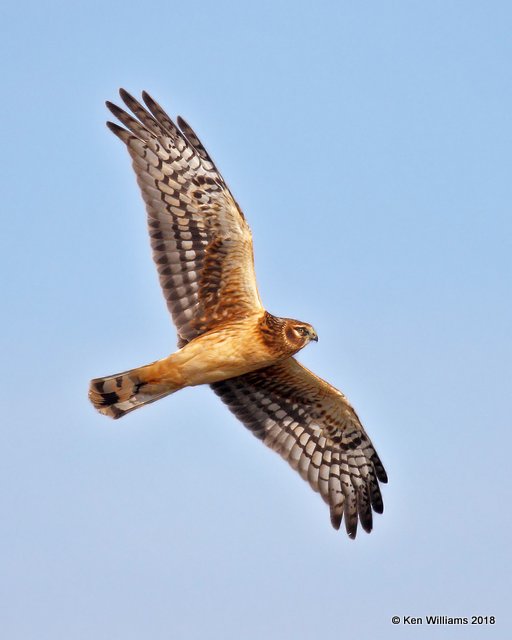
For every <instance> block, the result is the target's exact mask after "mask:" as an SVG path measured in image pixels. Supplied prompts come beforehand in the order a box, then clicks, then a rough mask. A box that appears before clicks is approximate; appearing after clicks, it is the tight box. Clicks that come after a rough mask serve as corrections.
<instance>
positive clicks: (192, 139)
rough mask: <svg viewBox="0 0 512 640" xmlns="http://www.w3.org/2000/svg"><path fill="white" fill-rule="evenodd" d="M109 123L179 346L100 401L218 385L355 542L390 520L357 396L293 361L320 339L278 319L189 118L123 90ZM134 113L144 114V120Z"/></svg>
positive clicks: (109, 406) (115, 382)
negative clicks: (142, 209)
mask: <svg viewBox="0 0 512 640" xmlns="http://www.w3.org/2000/svg"><path fill="white" fill-rule="evenodd" d="M120 95H121V98H122V100H123V101H124V103H125V105H126V106H127V107H128V108H129V110H130V111H131V112H132V114H133V115H130V114H129V113H128V112H127V111H124V110H123V109H121V108H119V107H118V106H116V105H115V104H112V103H111V102H107V103H106V104H107V107H108V108H109V110H110V111H111V112H112V114H113V115H114V116H115V117H116V118H117V119H118V120H119V122H120V123H121V124H122V125H124V126H119V125H118V124H115V123H113V122H107V126H108V127H109V129H110V130H111V131H112V132H113V133H114V134H115V135H116V136H117V137H118V138H120V139H121V140H122V141H123V142H124V144H125V145H126V148H127V149H128V153H129V154H130V156H131V159H132V162H133V168H134V170H135V173H136V175H137V181H138V184H139V186H140V189H141V191H142V196H143V198H144V201H145V203H146V209H147V215H148V226H149V235H150V238H151V246H152V249H153V258H154V261H155V264H156V266H157V269H158V274H159V277H160V284H161V286H162V289H163V293H164V296H165V299H166V302H167V306H168V308H169V311H170V313H171V316H172V319H173V321H174V324H175V325H176V329H177V333H178V350H177V351H176V352H175V353H172V354H171V355H169V356H167V357H165V358H163V359H162V360H157V361H156V362H153V363H152V364H148V365H146V366H142V367H138V368H137V369H131V370H130V371H125V372H123V373H117V374H115V375H112V376H107V377H104V378H97V379H95V380H92V381H91V383H90V390H89V398H90V400H91V402H92V403H93V405H94V406H95V407H96V409H97V410H98V411H99V412H100V413H102V414H104V415H107V416H110V417H112V418H120V417H122V416H124V415H126V414H127V413H129V412H130V411H133V410H134V409H138V408H139V407H142V406H143V405H146V404H149V403H150V402H155V400H159V399H160V398H163V397H164V396H167V395H169V394H171V393H175V392H176V391H178V390H179V389H183V388H184V387H188V386H194V385H199V384H209V385H210V386H211V388H212V389H213V391H214V392H215V393H216V394H217V395H218V396H219V397H220V398H221V400H222V401H223V402H224V403H225V404H226V405H227V406H228V408H229V409H230V410H231V411H232V412H233V413H234V414H235V416H236V417H237V418H238V419H239V420H241V422H242V423H243V424H244V425H245V426H246V427H247V428H248V429H249V430H250V431H251V432H252V433H253V434H254V435H255V436H256V437H257V438H259V439H260V440H262V441H263V442H264V443H265V444H266V445H267V446H268V447H270V448H271V449H273V450H274V451H276V452H277V453H279V454H280V455H281V456H282V457H283V458H284V459H285V460H286V461H287V462H288V463H289V464H290V465H291V467H292V468H293V469H295V470H297V471H298V472H299V473H300V475H301V476H302V478H303V479H304V480H306V481H307V482H308V483H309V484H310V485H311V487H312V488H313V489H314V490H315V491H317V492H319V493H320V495H321V496H322V498H323V499H324V500H325V502H326V503H327V504H328V505H329V508H330V516H331V522H332V525H333V526H334V527H335V528H336V529H339V528H340V525H341V522H342V519H344V522H345V528H346V530H347V533H348V535H349V537H351V538H354V537H355V535H356V531H357V526H358V522H360V523H361V526H362V528H363V529H364V530H365V531H367V532H370V531H371V530H372V521H373V519H372V510H373V511H375V512H376V513H382V511H383V502H382V496H381V492H380V488H379V482H382V483H385V482H387V476H386V472H385V470H384V467H383V465H382V463H381V461H380V459H379V456H378V455H377V452H376V451H375V449H374V447H373V444H372V442H371V440H370V438H369V437H368V435H367V434H366V432H365V430H364V428H363V426H362V424H361V422H360V420H359V418H358V416H357V414H356V412H355V411H354V409H353V408H352V406H351V405H350V404H349V402H348V400H347V399H346V397H345V396H344V395H343V393H341V392H340V391H338V390H337V389H335V388H334V387H333V386H331V385H330V384H328V383H327V382H325V381H324V380H322V379H321V378H319V377H317V376H316V375H315V374H314V373H312V372H311V371H309V370H308V369H306V368H305V367H304V366H302V365H301V364H300V363H299V362H297V360H296V359H295V358H294V357H293V356H294V354H296V353H297V352H298V351H299V350H300V349H302V348H303V347H305V346H306V345H307V344H308V343H309V342H311V341H312V340H314V341H317V340H318V337H317V334H316V331H315V330H314V328H313V327H312V326H311V325H310V324H308V323H307V322H301V321H299V320H293V319H290V318H279V317H276V316H273V315H272V314H270V313H269V312H268V311H266V310H265V308H264V307H263V305H262V302H261V300H260V296H259V294H258V289H257V285H256V276H255V272H254V258H253V248H252V236H251V231H250V229H249V226H248V224H247V222H246V220H245V217H244V214H243V213H242V211H241V209H240V207H239V206H238V204H237V202H236V201H235V199H234V198H233V196H232V194H231V192H230V190H229V189H228V187H227V185H226V183H225V182H224V179H223V178H222V176H221V174H220V173H219V171H218V170H217V168H216V166H215V164H214V163H213V161H212V159H211V157H210V155H209V154H208V152H207V151H206V149H205V148H204V147H203V145H202V144H201V142H200V140H199V138H198V137H197V136H196V134H195V133H194V131H193V130H192V129H191V127H190V126H189V125H188V124H187V123H186V122H185V120H183V119H182V118H181V117H178V118H177V124H175V123H174V122H173V121H172V120H171V119H170V118H169V116H168V115H167V114H166V113H165V111H164V110H163V109H162V107H160V105H159V104H158V103H157V102H155V101H154V100H153V99H152V98H151V97H150V96H149V95H148V94H147V93H146V92H143V93H142V99H143V102H144V105H145V106H143V104H142V103H140V102H139V101H137V100H136V99H135V98H133V97H132V96H131V95H130V94H129V93H128V92H126V91H124V90H123V89H121V90H120ZM134 116H135V117H134Z"/></svg>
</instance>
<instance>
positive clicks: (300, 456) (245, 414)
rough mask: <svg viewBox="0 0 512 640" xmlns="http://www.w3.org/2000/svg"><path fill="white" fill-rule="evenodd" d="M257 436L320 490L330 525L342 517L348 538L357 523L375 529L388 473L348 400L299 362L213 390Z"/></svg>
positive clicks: (292, 360) (217, 385) (287, 362)
mask: <svg viewBox="0 0 512 640" xmlns="http://www.w3.org/2000/svg"><path fill="white" fill-rule="evenodd" d="M211 387H212V389H213V390H214V391H215V393H216V394H217V395H218V396H220V398H221V399H222V401H223V402H225V403H226V404H227V406H228V407H229V409H230V410H231V411H232V412H233V413H234V414H235V415H236V417H237V418H239V419H240V420H241V421H242V422H243V423H244V424H245V426H246V427H248V428H249V429H250V430H251V431H252V432H253V433H254V435H255V436H256V437H258V438H260V439H261V440H263V442H264V443H265V444H266V445H267V446H268V447H270V448H271V449H273V450H274V451H277V453H279V454H280V455H281V456H282V457H283V458H284V459H285V460H287V461H288V463H289V464H290V465H291V466H292V467H293V468H294V469H296V470H297V471H298V472H299V473H300V475H301V476H302V478H304V480H307V481H308V482H309V484H310V485H311V487H312V488H313V489H314V490H315V491H318V492H319V493H320V494H321V496H322V498H323V499H324V500H325V502H327V504H328V505H329V507H330V511H331V522H332V525H333V527H335V528H336V529H339V527H340V525H341V521H342V518H343V516H344V517H345V527H346V529H347V533H348V535H349V536H350V537H351V538H354V537H355V535H356V531H357V523H358V519H359V520H360V521H361V525H362V527H363V529H364V530H365V531H367V532H370V531H371V530H372V508H373V510H374V511H376V512H377V513H382V511H383V503H382V496H381V493H380V488H379V481H380V482H387V475H386V472H385V470H384V467H383V466H382V463H381V461H380V459H379V456H378V455H377V453H376V451H375V449H374V447H373V444H372V443H371V440H370V439H369V437H368V436H367V435H366V432H365V430H364V429H363V426H362V425H361V422H360V421H359V418H358V417H357V414H356V413H355V411H354V409H353V408H352V407H351V406H350V404H349V403H348V401H347V399H346V398H345V396H344V395H343V394H342V393H341V392H340V391H338V390H337V389H335V388H334V387H332V386H331V385H330V384H328V383H327V382H325V381H324V380H321V379H320V378H318V377H317V376H315V375H314V374H313V373H312V372H311V371H309V370H308V369H306V368H305V367H303V366H302V365H301V364H299V363H298V362H297V361H296V360H295V358H289V359H287V360H285V361H284V362H281V363H279V364H276V365H273V366H271V367H267V368H265V369H259V370H258V371H254V372H253V373H248V374H246V375H243V376H239V377H237V378H231V379H230V380H223V381H222V382H216V383H215V384H212V385H211Z"/></svg>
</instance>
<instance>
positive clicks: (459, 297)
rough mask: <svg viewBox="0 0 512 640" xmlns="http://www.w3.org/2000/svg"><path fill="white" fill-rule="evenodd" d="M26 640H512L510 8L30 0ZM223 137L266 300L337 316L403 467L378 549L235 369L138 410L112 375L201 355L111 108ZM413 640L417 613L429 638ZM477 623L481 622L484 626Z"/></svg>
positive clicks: (15, 96) (18, 424)
mask: <svg viewBox="0 0 512 640" xmlns="http://www.w3.org/2000/svg"><path fill="white" fill-rule="evenodd" d="M1 11H2V20H1V24H2V25H3V26H2V27H1V29H2V31H3V33H2V37H1V38H0V49H1V56H2V60H3V70H2V82H1V90H2V91H3V92H4V95H3V96H2V100H1V104H0V110H1V117H2V120H1V121H2V138H3V143H2V148H3V150H4V153H3V157H4V162H3V165H2V175H1V178H2V195H3V198H2V199H3V202H4V207H3V222H4V229H6V231H4V233H3V234H2V236H1V238H0V244H1V252H0V255H1V260H2V273H3V276H4V277H3V278H2V302H3V313H2V315H1V319H0V324H1V326H0V336H1V337H0V340H1V343H2V353H3V358H2V361H3V365H4V366H3V367H2V373H1V374H0V375H1V379H2V382H1V384H2V394H1V403H2V416H3V419H2V427H1V428H0V507H1V511H2V518H1V524H0V537H1V539H2V545H1V558H0V561H1V567H0V602H1V605H0V608H1V609H2V612H1V623H0V624H1V626H2V628H3V631H2V637H5V638H9V639H10V640H28V639H32V638H38V640H46V639H51V640H55V639H56V638H72V639H73V640H81V639H82V638H83V639H86V638H87V639H90V638H95V640H102V639H103V638H105V639H106V638H109V639H110V638H123V639H124V640H132V639H133V640H135V639H139V638H152V640H163V639H169V638H187V639H191V640H195V639H196V638H197V639H199V638H211V639H214V640H216V639H217V638H218V639H222V640H231V639H238V638H244V639H246V640H260V639H261V638H265V639H266V640H274V639H275V640H280V639H283V638H285V639H287V638H294V639H299V640H303V639H308V638H322V637H335V638H337V637H342V636H343V637H356V638H369V637H375V636H378V637H380V638H401V637H406V638H411V637H413V635H414V636H416V635H417V636H418V637H433V635H434V634H437V635H438V636H439V637H443V638H462V637H464V638H466V637H468V636H469V635H470V634H471V633H472V632H471V631H468V629H467V628H461V627H444V628H443V629H437V630H433V629H432V628H429V627H427V626H426V625H423V626H421V627H416V628H415V629H414V632H413V631H412V630H411V628H408V627H405V626H403V625H399V626H393V625H392V624H391V621H390V620H391V617H392V616H393V615H400V616H403V615H413V616H426V615H435V614H437V615H446V616H471V615H473V614H475V615H488V616H490V615H494V616H496V619H497V624H496V625H495V626H493V627H490V626H488V627H485V628H480V629H479V630H478V631H476V630H474V631H473V635H474V634H475V633H476V634H478V637H492V638H504V637H509V634H510V629H511V626H512V625H511V624H510V612H509V609H510V604H509V600H510V595H509V594H510V587H511V585H510V571H509V569H508V567H510V562H511V557H510V533H511V515H510V507H509V503H510V494H511V486H510V485H511V483H510V446H511V436H510V432H511V410H510V397H511V389H510V387H511V380H512V376H511V373H512V371H511V369H512V367H511V356H512V349H511V340H510V333H511V331H510V327H511V315H512V314H511V311H512V302H511V300H512V297H511V284H510V283H511V275H512V274H511V252H512V223H511V215H510V214H511V204H510V203H511V201H512V193H511V192H512V180H511V179H510V173H511V172H510V170H511V148H512V139H511V138H512V135H511V133H512V132H511V118H510V114H511V110H512V104H511V102H512V100H511V97H512V95H511V93H512V90H511V86H512V85H511V77H510V75H511V74H510V60H511V57H512V52H511V44H510V27H511V21H512V8H511V6H510V3H507V2H493V1H492V0H491V1H490V2H486V3H483V2H474V1H468V2H457V1H452V2H440V1H436V0H431V1H430V2H417V1H407V2H406V1H398V0H397V1H395V2H377V1H368V2H365V3H357V2H327V1H324V2H317V3H314V5H313V3H305V2H294V3H292V2H268V1H263V2H259V3H234V2H226V1H218V2H215V3H213V2H211V3H208V2H202V1H197V2H194V3H184V2H180V3H175V2H151V1H150V2H148V3H146V4H144V5H143V4H141V3H124V2H123V3H121V2H109V3H107V4H105V3H100V2H90V3H66V2H48V3H34V2H29V3H26V4H25V5H23V6H21V5H20V6H14V5H10V6H4V7H3V8H2V10H1ZM120 86H124V87H125V88H127V89H128V90H130V91H132V92H134V93H138V92H139V91H140V90H142V89H147V90H148V91H149V92H150V93H152V94H153V95H154V97H155V98H156V99H157V100H159V101H160V102H161V103H162V104H163V105H164V106H165V107H166V108H167V109H168V111H169V112H170V113H171V114H172V115H176V114H177V113H180V114H182V115H183V116H185V117H186V119H187V120H188V121H189V122H190V123H191V124H192V126H193V127H194V128H195V129H196V131H197V132H198V133H199V135H200V136H201V138H202V139H203V141H204V143H205V145H206V146H207V148H208V149H209V150H210V151H211V153H212V155H213V157H214V158H215V160H216V162H217V164H218V166H219V167H220V170H221V171H222V173H223V175H224V177H225V178H226V180H227V181H228V183H229V185H230V187H231V189H232V191H233V193H234V194H235V197H236V198H237V200H238V201H239V203H240V204H241V206H242V208H243V209H244V211H245V213H246V216H247V218H248V220H249V222H250V224H251V227H252V230H253V235H254V242H255V251H256V269H257V275H258V281H259V287H260V293H261V295H262V298H263V301H264V303H265V304H266V306H267V308H268V309H269V310H270V311H271V312H273V313H275V314H282V315H288V316H292V317H298V318H301V319H303V320H306V321H309V322H311V323H312V324H313V325H314V326H315V328H316V329H317V331H318V333H319V336H320V341H319V343H318V344H317V345H316V344H314V345H311V346H310V347H308V348H307V349H306V350H305V351H304V352H303V353H302V354H301V356H300V359H301V361H302V362H304V363H305V364H306V365H307V366H308V367H310V368H312V369H313V370H314V371H315V372H317V373H318V374H319V375H321V376H322V377H324V378H326V379H327V380H329V381H330V382H332V383H333V384H334V385H336V386H337V387H339V388H341V389H342V390H343V391H344V392H345V393H346V394H347V395H348V397H349V398H350V400H351V401H352V403H353V404H354V406H355V407H356V409H357V411H358V413H359V415H360V417H361V418H362V420H363V422H364V424H365V426H366V428H367V431H368V432H369V434H370V435H371V437H372V439H373V441H374V443H375V445H376V447H377V450H378V452H379V454H380V456H381V458H382V460H383V462H384V464H385V466H386V469H387V471H388V473H389V477H390V482H389V485H388V486H386V487H384V501H385V513H384V515H383V516H380V517H376V522H375V529H374V531H373V532H372V534H371V535H369V536H368V535H366V534H364V532H361V533H360V534H359V535H358V537H357V539H356V541H355V542H352V541H351V540H349V539H348V538H347V537H346V536H345V534H344V533H342V532H339V533H336V532H335V531H334V530H333V529H331V527H330V523H329V515H328V511H327V509H326V507H325V505H324V504H323V503H322V501H321V500H320V498H319V497H318V496H317V495H315V494H314V493H313V492H311V491H310V489H309V488H308V487H307V485H306V484H305V483H303V482H302V481H301V480H300V478H299V477H298V475H296V474H295V473H293V472H292V471H291V470H290V469H289V468H288V466H287V465H286V464H284V463H283V462H282V461H281V460H280V459H279V458H278V456H276V455H275V454H274V453H272V452H271V451H268V450H266V449H265V448H264V447H263V446H262V445H261V444H260V443H259V442H258V441H257V440H256V439H254V438H253V437H252V436H251V434H250V433H249V432H247V431H246V430H245V429H244V427H243V426H242V425H241V424H240V423H238V422H237V421H236V420H235V418H234V417H233V416H231V414H230V413H229V412H228V411H227V409H225V407H224V406H223V405H222V404H221V403H220V402H219V400H218V399H217V398H216V397H215V396H214V395H213V393H212V392H211V391H210V390H209V389H207V388H196V389H188V390H185V391H183V392H180V393H179V394H176V395H174V396H172V397H170V398H167V399H165V400H163V401H161V402H159V403H156V404H154V405H152V406H149V407H146V408H144V409H143V410H141V411H138V412H135V413H134V414H132V415H130V416H128V417H126V418H125V419H123V420H122V421H117V422H114V421H109V420H108V419H106V418H104V417H102V416H100V415H99V414H96V413H95V412H94V410H93V409H92V408H91V406H89V403H88V401H87V384H88V380H89V379H90V378H92V377H96V376H100V375H106V374H110V373H113V372H116V371H121V370H123V369H127V368H131V367H135V366H138V365H141V364H144V363H146V362H150V361H152V360H154V359H156V358H159V357H162V356H164V355H166V354H167V353H169V352H170V351H172V350H173V349H174V346H175V331H174V329H173V327H172V326H171V324H170V321H169V318H168V315H167V312H166V309H165V304H164V302H163V298H162V296H161V293H160V290H159V286H158V282H157V278H156V275H155V270H154V267H153V264H152V261H151V257H150V251H149V243H148V239H147V234H146V228H145V214H144V210H143V205H142V201H141V199H140V196H139V194H138V189H137V186H136V184H135V179H134V176H133V174H132V170H131V168H130V163H129V159H128V156H127V154H126V152H125V150H124V149H123V148H122V145H121V144H120V143H119V141H118V140H116V139H115V138H114V136H112V135H111V134H110V133H109V132H108V130H107V129H106V128H105V126H104V120H105V119H106V118H107V111H106V109H105V107H104V100H106V99H109V100H114V101H115V100H116V99H117V89H118V87H120ZM411 634H412V635H411ZM475 637H476V636H475Z"/></svg>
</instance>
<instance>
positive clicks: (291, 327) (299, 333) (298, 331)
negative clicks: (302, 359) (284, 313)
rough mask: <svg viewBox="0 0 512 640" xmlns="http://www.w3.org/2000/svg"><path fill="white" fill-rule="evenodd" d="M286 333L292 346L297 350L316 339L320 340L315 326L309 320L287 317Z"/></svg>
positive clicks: (316, 340)
mask: <svg viewBox="0 0 512 640" xmlns="http://www.w3.org/2000/svg"><path fill="white" fill-rule="evenodd" d="M284 334H285V336H286V340H287V341H288V343H289V344H290V346H291V347H292V348H294V349H296V350H297V351H298V350H299V349H302V348H303V347H305V346H306V345H307V344H309V343H310V342H311V340H314V341H315V342H318V335H317V333H316V331H315V330H314V329H313V327H312V326H311V325H310V324H308V323H307V322H301V321H300V320H292V319H291V318H287V319H286V323H285V326H284Z"/></svg>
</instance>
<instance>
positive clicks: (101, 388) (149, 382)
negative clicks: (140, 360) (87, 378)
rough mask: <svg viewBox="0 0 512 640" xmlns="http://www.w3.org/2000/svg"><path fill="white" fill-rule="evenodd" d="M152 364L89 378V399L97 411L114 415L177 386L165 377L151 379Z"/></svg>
mask: <svg viewBox="0 0 512 640" xmlns="http://www.w3.org/2000/svg"><path fill="white" fill-rule="evenodd" d="M152 368H153V365H147V366H144V367H139V368H138V369H131V370H130V371H124V372H123V373H116V374H115V375H113V376H106V377H105V378H95V379H94V380H91V382H90V385H89V400H90V401H91V402H92V404H93V405H94V407H95V408H96V409H97V410H98V411H99V412H100V413H102V414H103V415H106V416H110V417H111V418H114V419H117V418H122V417H123V416H124V415H126V414H127V413H130V411H133V410H134V409H138V408H139V407H143V406H144V405H146V404H150V403H151V402H155V401H156V400H160V398H164V397H165V396H167V395H169V394H171V393H174V392H175V391H177V390H178V389H179V387H177V386H173V385H172V384H170V383H169V381H165V382H164V381H159V380H158V379H156V380H155V379H154V378H153V379H151V375H150V374H151V370H152Z"/></svg>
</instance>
